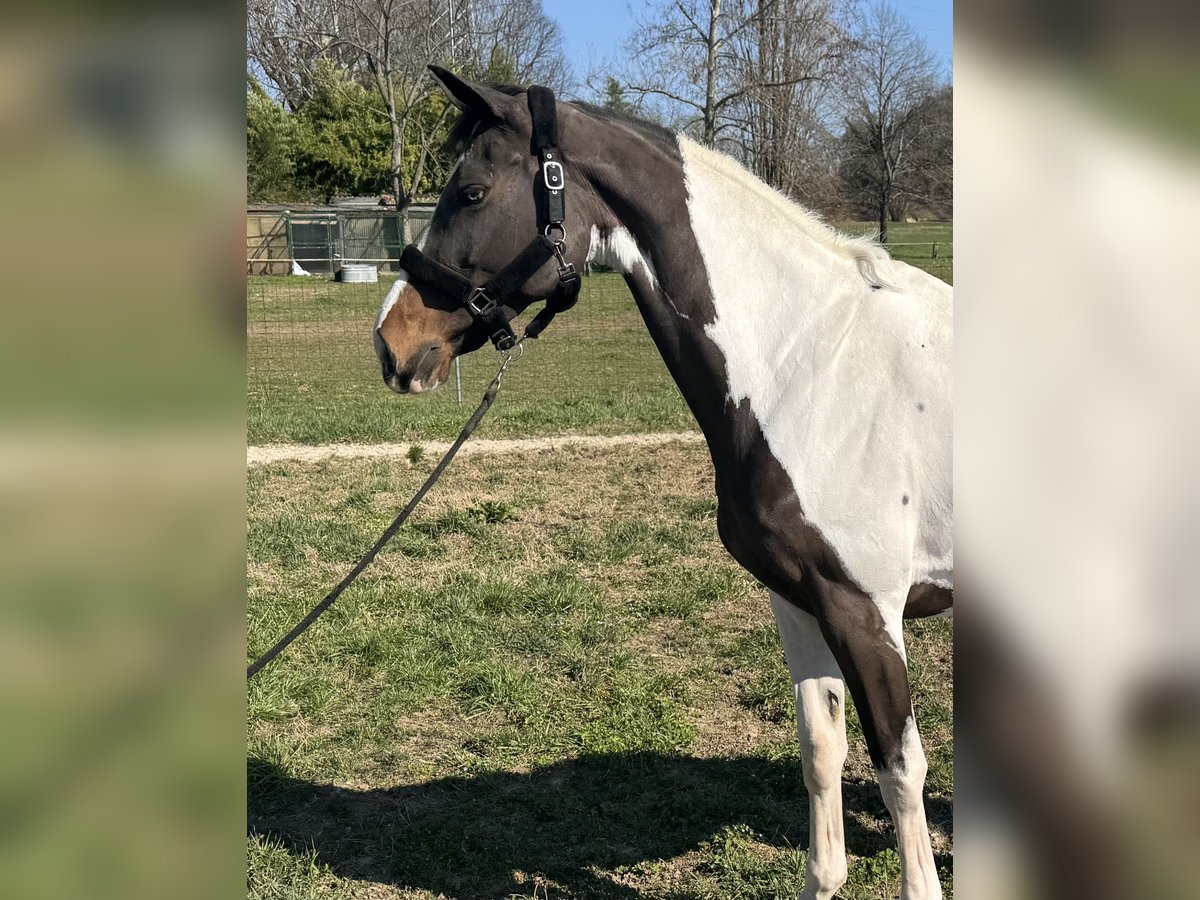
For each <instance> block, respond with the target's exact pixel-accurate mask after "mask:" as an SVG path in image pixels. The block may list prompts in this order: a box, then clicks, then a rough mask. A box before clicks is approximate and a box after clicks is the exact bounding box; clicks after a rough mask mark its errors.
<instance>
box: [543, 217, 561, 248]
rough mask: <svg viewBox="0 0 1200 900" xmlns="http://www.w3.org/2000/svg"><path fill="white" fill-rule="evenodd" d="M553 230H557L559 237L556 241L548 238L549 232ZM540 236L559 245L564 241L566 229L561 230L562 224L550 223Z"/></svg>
mask: <svg viewBox="0 0 1200 900" xmlns="http://www.w3.org/2000/svg"><path fill="white" fill-rule="evenodd" d="M555 228H557V229H558V234H559V237H558V239H557V240H555V239H554V238H552V237H550V232H551V231H552V230H553V229H555ZM542 234H544V235H545V236H546V237H548V238H550V240H552V241H554V243H556V244H561V243H562V242H563V241H564V240H566V237H567V229H565V228H563V224H562V222H551V223H550V224H549V225H547V226H546V227H545V228H544V229H542Z"/></svg>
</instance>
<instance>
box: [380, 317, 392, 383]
mask: <svg viewBox="0 0 1200 900" xmlns="http://www.w3.org/2000/svg"><path fill="white" fill-rule="evenodd" d="M375 343H376V348H377V349H378V351H379V365H380V366H381V367H382V368H383V380H384V381H387V380H388V379H389V378H391V377H392V376H393V375H395V374H396V355H395V354H394V353H392V348H391V347H389V346H388V343H387V341H385V340H384V339H383V335H382V334H380V333H379V329H378V328H377V329H375Z"/></svg>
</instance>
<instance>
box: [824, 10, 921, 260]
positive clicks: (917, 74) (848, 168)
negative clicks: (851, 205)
mask: <svg viewBox="0 0 1200 900" xmlns="http://www.w3.org/2000/svg"><path fill="white" fill-rule="evenodd" d="M858 40H859V42H860V49H859V51H858V53H857V55H856V59H855V64H854V67H853V69H852V77H851V78H850V80H849V82H848V89H847V100H848V106H847V115H846V132H845V137H844V143H845V151H846V160H845V162H844V164H843V172H844V175H845V179H846V183H847V187H848V189H849V190H850V191H851V193H852V194H853V195H854V196H855V198H856V199H858V200H859V202H861V204H862V205H863V206H864V207H866V208H868V209H870V210H871V212H872V214H873V215H874V216H875V217H877V220H878V223H879V239H880V240H881V241H884V242H886V241H887V236H888V219H889V214H890V213H892V212H893V211H894V206H895V205H896V204H897V202H898V201H899V200H900V199H902V197H903V194H904V191H905V190H906V187H905V185H906V184H909V183H911V182H912V180H913V176H914V173H916V172H917V171H918V170H919V164H920V154H919V153H917V152H916V151H917V148H918V147H919V145H920V142H921V137H922V135H921V133H920V132H921V130H920V127H919V126H920V122H921V120H922V111H923V110H924V109H925V104H926V102H927V101H928V99H929V98H930V97H931V95H932V94H933V93H934V91H935V90H936V88H937V71H938V70H937V65H936V63H935V61H934V58H933V56H932V54H931V53H930V52H929V48H928V47H927V46H926V45H925V42H924V41H923V40H921V38H920V37H919V36H918V35H917V34H916V32H914V31H913V29H912V27H911V26H909V25H908V23H906V22H904V21H903V20H902V19H901V18H900V17H899V15H898V14H897V13H896V10H895V9H893V8H892V7H891V6H889V5H888V4H887V3H886V2H884V0H880V2H878V3H877V4H876V5H874V6H872V7H871V8H870V9H868V10H867V12H866V15H865V16H864V19H863V23H862V27H861V29H860V31H859V34H858Z"/></svg>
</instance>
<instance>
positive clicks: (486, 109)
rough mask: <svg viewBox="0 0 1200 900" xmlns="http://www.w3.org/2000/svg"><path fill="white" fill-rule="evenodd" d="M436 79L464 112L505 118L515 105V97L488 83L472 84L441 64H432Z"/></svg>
mask: <svg viewBox="0 0 1200 900" xmlns="http://www.w3.org/2000/svg"><path fill="white" fill-rule="evenodd" d="M429 71H430V73H431V74H432V75H433V79H434V81H436V82H437V83H438V84H439V85H441V88H442V90H444V91H445V92H446V95H447V96H448V97H449V98H450V102H451V103H453V104H454V105H455V106H457V107H458V108H459V109H461V110H462V111H463V112H467V113H471V114H473V115H476V116H479V117H481V118H485V117H489V116H490V117H493V118H496V119H505V118H507V115H508V113H509V111H510V108H511V107H513V106H514V105H515V104H514V101H513V98H512V97H511V96H510V95H508V94H505V93H504V92H503V91H498V90H496V89H495V88H492V87H488V86H487V85H486V84H472V83H471V82H469V81H464V80H463V79H461V78H459V77H458V76H457V75H455V74H454V73H453V72H451V71H450V70H449V69H443V68H442V67H441V66H430V67H429Z"/></svg>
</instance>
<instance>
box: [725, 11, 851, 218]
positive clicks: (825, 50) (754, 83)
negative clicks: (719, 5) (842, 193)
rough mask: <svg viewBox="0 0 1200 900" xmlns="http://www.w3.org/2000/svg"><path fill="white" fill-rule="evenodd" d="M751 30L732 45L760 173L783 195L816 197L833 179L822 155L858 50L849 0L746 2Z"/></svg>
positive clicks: (750, 155) (752, 158) (750, 154)
mask: <svg viewBox="0 0 1200 900" xmlns="http://www.w3.org/2000/svg"><path fill="white" fill-rule="evenodd" d="M741 10H742V11H741V15H742V16H743V17H744V18H746V19H748V20H749V21H750V22H751V23H752V25H753V27H752V28H748V29H745V30H743V31H742V32H740V33H739V34H738V35H737V37H736V38H735V39H734V41H733V47H734V56H735V58H736V59H737V61H738V64H739V65H740V66H741V68H742V75H741V77H740V78H739V81H740V82H741V83H742V85H743V86H744V87H745V89H746V90H745V94H744V96H743V97H742V99H741V102H740V103H739V104H738V107H739V109H740V110H741V115H742V119H743V123H744V127H743V131H744V134H745V140H746V144H747V151H746V153H745V158H746V159H747V161H748V162H749V163H750V165H751V167H752V168H753V170H754V172H755V173H756V174H757V175H758V176H759V177H760V178H762V179H763V180H764V181H766V182H767V183H768V184H771V185H774V186H775V187H777V188H779V189H780V190H782V191H784V192H785V193H787V194H789V195H793V196H799V197H802V198H804V199H806V200H808V201H810V202H812V201H813V200H814V196H813V195H814V193H815V191H814V183H815V182H817V181H820V182H828V180H829V178H828V175H827V173H824V172H822V171H821V170H822V168H823V161H822V157H823V156H825V155H826V154H825V153H824V152H823V151H824V149H825V148H827V147H828V145H829V143H830V136H831V131H830V126H831V125H832V124H833V123H834V122H835V121H836V119H837V115H838V112H839V107H838V106H837V104H836V102H835V97H836V90H837V87H838V86H839V84H840V82H841V81H842V80H843V75H844V72H845V67H846V64H847V61H848V59H849V58H850V55H851V51H852V49H853V43H852V41H851V39H850V35H849V30H848V25H847V21H848V18H849V15H850V8H849V5H848V4H847V3H845V2H843V0H742V3H741Z"/></svg>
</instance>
